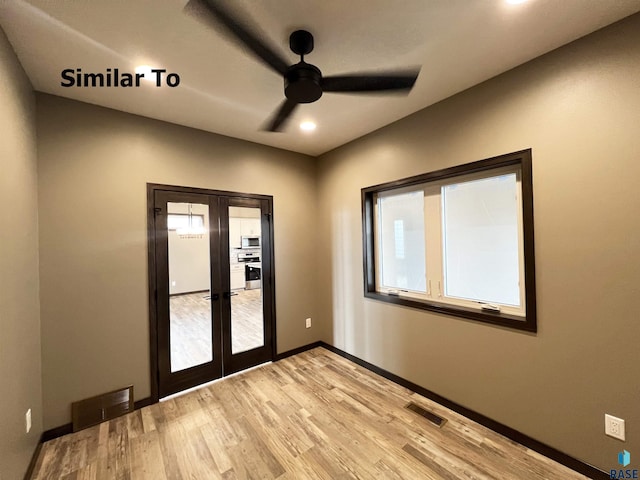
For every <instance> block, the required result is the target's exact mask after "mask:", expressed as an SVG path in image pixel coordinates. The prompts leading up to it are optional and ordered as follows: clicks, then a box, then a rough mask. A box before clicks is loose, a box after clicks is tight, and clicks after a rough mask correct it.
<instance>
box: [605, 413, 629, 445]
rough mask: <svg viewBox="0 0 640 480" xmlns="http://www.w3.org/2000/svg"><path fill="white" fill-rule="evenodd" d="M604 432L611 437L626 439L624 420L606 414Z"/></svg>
mask: <svg viewBox="0 0 640 480" xmlns="http://www.w3.org/2000/svg"><path fill="white" fill-rule="evenodd" d="M604 433H605V434H606V435H609V436H610V437H613V438H617V439H618V440H622V441H623V442H624V441H625V429H624V420H623V419H622V418H618V417H614V416H613V415H609V414H606V413H605V415H604Z"/></svg>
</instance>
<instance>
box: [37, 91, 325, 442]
mask: <svg viewBox="0 0 640 480" xmlns="http://www.w3.org/2000/svg"><path fill="white" fill-rule="evenodd" d="M214 114H215V112H212V115H214ZM37 120H38V148H39V155H38V162H39V193H40V198H39V207H40V262H41V268H40V282H41V283H40V285H41V305H42V337H43V348H42V355H43V359H42V363H43V366H42V368H43V390H44V404H45V412H44V426H45V429H49V428H52V427H57V426H59V425H62V424H64V423H67V422H69V421H70V415H69V406H70V403H71V402H72V401H74V400H78V399H81V398H84V397H87V396H90V395H94V394H98V393H101V392H106V391H108V390H110V389H113V388H117V387H121V386H125V385H127V384H129V383H133V384H134V386H135V393H136V398H138V399H140V398H144V397H147V396H148V395H149V393H150V385H149V350H148V344H149V329H148V323H149V320H148V304H147V244H146V238H147V233H146V183H147V182H152V183H163V184H172V185H186V186H193V187H203V188H211V189H221V190H231V191H239V192H250V193H259V194H267V195H273V197H274V226H275V231H274V236H275V272H276V307H277V335H278V351H279V352H282V351H286V350H290V349H292V348H295V347H298V346H301V345H305V344H307V343H310V342H313V341H316V340H318V338H319V330H318V329H314V328H312V329H309V330H307V329H305V327H304V319H305V318H306V317H308V316H314V317H315V316H316V315H315V312H316V306H315V297H314V289H315V281H314V278H313V275H312V274H311V273H310V272H313V268H314V266H315V263H314V262H315V238H316V235H315V231H314V228H313V225H314V219H315V216H316V214H315V213H316V193H317V192H316V180H315V160H314V159H313V158H311V157H306V156H304V155H300V154H295V153H290V152H285V151H282V150H277V149H274V148H269V147H264V146H260V145H256V144H252V143H248V142H243V141H239V140H234V139H230V138H227V137H222V136H219V135H214V134H210V133H205V132H202V131H198V130H193V129H189V128H185V127H180V126H176V125H171V124H167V123H163V122H159V121H155V120H149V119H145V118H142V117H138V116H135V115H130V114H126V113H121V112H116V111H114V110H109V109H105V108H100V107H95V106H92V105H88V104H83V103H80V102H74V101H70V100H65V99H62V98H59V97H53V96H49V95H44V94H38V95H37Z"/></svg>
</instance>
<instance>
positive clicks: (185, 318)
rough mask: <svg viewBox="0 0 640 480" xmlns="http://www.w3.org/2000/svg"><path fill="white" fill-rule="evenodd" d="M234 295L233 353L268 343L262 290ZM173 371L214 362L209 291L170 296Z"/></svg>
mask: <svg viewBox="0 0 640 480" xmlns="http://www.w3.org/2000/svg"><path fill="white" fill-rule="evenodd" d="M235 293H237V295H233V296H232V297H231V352H232V353H240V352H244V351H247V350H251V349H253V348H257V347H261V346H262V345H264V322H263V320H262V318H263V317H262V294H261V289H259V288H256V289H253V290H239V291H237V292H235ZM169 308H170V315H171V321H170V332H171V371H172V372H177V371H179V370H184V369H185V368H189V367H193V366H195V365H200V364H202V363H205V362H210V361H211V359H212V358H213V353H212V345H211V301H210V300H209V299H208V293H206V292H200V293H189V294H185V295H174V296H172V297H170V299H169Z"/></svg>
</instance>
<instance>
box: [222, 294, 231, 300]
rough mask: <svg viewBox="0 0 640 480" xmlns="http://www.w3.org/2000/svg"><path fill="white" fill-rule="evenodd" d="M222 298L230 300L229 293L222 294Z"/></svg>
mask: <svg viewBox="0 0 640 480" xmlns="http://www.w3.org/2000/svg"><path fill="white" fill-rule="evenodd" d="M222 298H224V299H225V300H229V299H230V298H231V292H222Z"/></svg>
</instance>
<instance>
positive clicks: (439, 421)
mask: <svg viewBox="0 0 640 480" xmlns="http://www.w3.org/2000/svg"><path fill="white" fill-rule="evenodd" d="M405 408H406V409H408V410H411V411H412V412H415V413H417V414H418V415H420V416H422V417H424V418H426V419H427V420H429V421H430V422H431V423H433V424H434V425H435V426H436V427H440V428H441V427H442V426H443V425H444V424H445V423H447V419H446V418H442V417H440V416H438V415H436V414H435V413H433V412H430V411H429V410H425V409H424V408H422V407H421V406H420V405H417V404H415V403H413V402H410V403H409V404H407V406H406V407H405Z"/></svg>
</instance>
